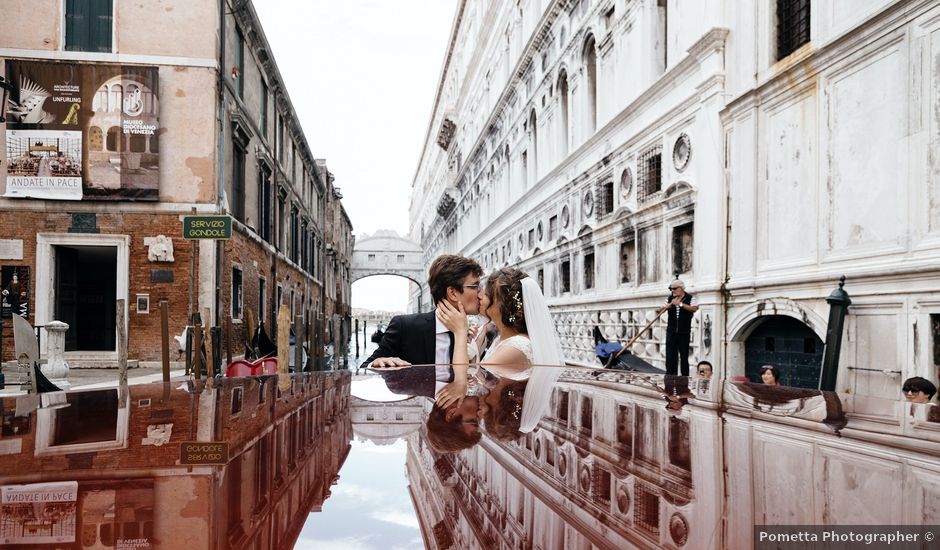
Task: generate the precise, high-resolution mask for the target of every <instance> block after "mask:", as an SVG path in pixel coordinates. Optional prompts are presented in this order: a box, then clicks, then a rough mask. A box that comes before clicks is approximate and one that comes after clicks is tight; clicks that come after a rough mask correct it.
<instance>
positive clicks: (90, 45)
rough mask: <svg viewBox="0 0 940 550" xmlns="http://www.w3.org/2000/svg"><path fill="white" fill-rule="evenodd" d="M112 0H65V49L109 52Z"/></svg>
mask: <svg viewBox="0 0 940 550" xmlns="http://www.w3.org/2000/svg"><path fill="white" fill-rule="evenodd" d="M113 6H114V2H113V0H66V2H65V49H66V50H72V51H83V52H106V53H110V52H111V33H112V23H113V16H112V11H113Z"/></svg>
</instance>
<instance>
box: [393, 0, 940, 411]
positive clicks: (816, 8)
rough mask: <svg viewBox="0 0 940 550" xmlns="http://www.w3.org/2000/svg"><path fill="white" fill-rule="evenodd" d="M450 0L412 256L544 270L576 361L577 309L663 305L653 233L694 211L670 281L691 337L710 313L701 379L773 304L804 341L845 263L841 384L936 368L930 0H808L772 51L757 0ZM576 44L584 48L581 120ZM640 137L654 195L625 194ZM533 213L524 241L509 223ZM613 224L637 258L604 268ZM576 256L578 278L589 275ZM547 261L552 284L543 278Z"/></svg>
mask: <svg viewBox="0 0 940 550" xmlns="http://www.w3.org/2000/svg"><path fill="white" fill-rule="evenodd" d="M462 5H463V9H464V12H465V14H464V15H465V16H466V17H465V19H461V22H460V24H459V26H458V28H457V29H456V40H455V41H454V42H453V43H452V44H451V53H452V55H451V62H450V65H448V66H447V67H445V70H444V73H443V75H442V83H443V85H442V91H441V93H440V94H439V96H438V98H437V102H436V104H435V110H434V114H433V116H432V122H431V124H430V127H429V139H428V142H427V143H426V145H425V149H424V152H423V154H422V156H421V158H420V161H419V167H418V170H417V172H416V177H415V180H414V182H413V199H412V213H411V217H412V237H413V238H414V239H415V240H417V241H419V242H420V243H421V244H422V246H423V247H424V248H425V250H426V257H425V261H426V262H430V260H431V259H433V257H435V256H436V255H438V254H441V253H463V254H467V255H470V256H473V257H476V258H477V259H479V260H480V261H481V263H482V264H483V265H484V266H485V267H486V268H487V269H493V268H495V267H499V266H502V265H506V264H509V265H516V266H519V267H520V268H522V269H524V270H526V271H527V272H529V273H530V274H531V275H533V276H535V275H536V274H537V273H538V271H539V270H542V271H543V273H544V275H543V277H544V281H545V288H546V293H547V294H548V296H549V302H550V305H551V307H552V308H553V312H554V313H555V314H556V317H558V318H559V319H562V318H564V322H563V324H565V325H567V326H569V327H570V326H574V328H572V329H571V330H569V332H570V334H569V333H566V334H564V335H563V338H565V339H566V341H568V342H569V344H568V346H567V347H566V349H565V354H566V357H567V358H568V359H569V360H571V361H574V362H582V363H585V362H586V363H591V362H593V358H592V354H591V346H592V345H593V340H592V339H591V338H590V332H591V329H592V328H593V326H592V324H593V323H594V322H595V321H594V319H595V318H599V317H601V316H605V315H606V316H607V317H608V318H609V317H611V316H613V317H616V316H617V315H618V314H619V315H621V316H623V315H625V314H627V313H629V312H631V311H640V310H645V309H649V308H652V307H655V305H656V303H657V302H659V301H661V300H662V298H663V295H664V294H665V287H666V285H665V283H666V282H667V281H668V280H669V278H671V275H672V268H673V251H672V231H673V229H674V228H675V227H676V226H677V225H680V224H682V223H686V222H689V221H691V222H693V223H694V245H693V246H694V247H693V252H694V253H693V269H692V271H691V272H689V273H685V274H683V275H682V278H683V279H684V280H686V282H687V283H688V284H689V288H690V290H691V291H692V292H693V293H695V294H697V295H698V297H699V299H700V301H701V303H702V306H703V307H702V310H701V311H700V313H699V314H698V315H697V320H698V323H699V324H698V326H699V328H697V329H696V332H695V334H694V335H693V342H696V341H699V342H701V341H702V340H704V332H703V330H704V329H703V328H702V327H703V326H704V325H705V316H706V315H708V325H709V326H711V327H713V328H712V329H711V334H710V337H711V338H710V339H711V341H712V345H711V346H710V347H709V349H701V348H699V349H696V351H695V355H696V356H697V358H699V359H704V358H707V359H709V360H711V361H712V362H713V363H714V364H715V365H716V368H717V372H718V373H719V375H720V376H732V375H741V374H743V373H744V340H745V339H746V335H747V334H748V333H749V331H750V330H751V329H753V327H754V326H755V321H758V320H759V319H760V318H761V317H762V316H764V315H766V314H767V313H766V312H767V311H778V309H776V308H777V307H778V306H779V311H781V312H782V314H784V315H789V316H792V317H794V318H796V319H798V320H800V321H801V322H803V323H804V324H806V325H807V326H808V327H809V328H811V329H812V330H813V331H814V332H816V334H817V335H818V336H820V338H822V339H823V340H824V339H825V323H826V322H825V320H826V317H827V316H828V305H827V304H826V302H825V297H826V296H827V295H828V294H829V293H830V292H831V291H832V290H833V289H834V288H835V287H836V285H837V282H838V278H839V276H841V275H843V274H844V275H846V277H847V279H848V281H847V283H846V290H847V291H848V292H849V294H850V295H851V296H852V300H853V307H852V308H851V310H850V313H849V318H848V320H847V325H846V326H847V328H846V332H845V340H844V342H843V352H842V358H841V364H840V368H841V371H840V374H839V388H838V389H839V390H840V391H845V392H850V393H853V394H855V393H860V394H863V395H871V396H880V397H889V396H895V397H897V393H896V390H897V388H898V387H899V386H900V383H901V382H902V381H903V379H905V378H907V377H910V376H914V375H919V376H925V377H927V378H929V379H932V380H936V370H937V369H936V367H935V366H934V365H935V358H934V357H933V352H932V349H933V345H934V335H932V334H931V323H930V321H931V318H930V315H931V314H940V284H938V283H937V281H938V280H940V277H938V275H940V270H938V269H937V266H938V265H940V206H938V205H940V198H938V197H940V153H938V151H940V122H938V121H940V106H938V105H940V72H938V71H940V68H938V67H940V64H938V63H937V59H938V58H940V7H938V6H936V3H935V2H928V1H926V0H894V1H892V0H864V1H860V2H850V1H849V0H836V1H832V2H812V8H811V9H812V13H811V29H810V42H809V43H808V44H806V45H804V46H803V47H802V48H800V49H799V50H797V51H796V52H795V53H793V54H792V55H790V56H789V57H787V58H786V59H783V60H780V61H777V60H776V59H775V35H774V33H775V29H774V21H775V14H774V13H773V3H772V2H753V3H752V2H744V3H741V2H730V1H721V0H711V1H708V2H693V1H680V0H670V1H668V2H666V12H667V15H666V17H667V20H666V23H667V24H666V25H665V28H666V34H665V36H661V34H660V33H662V29H663V26H662V19H661V16H662V14H661V12H660V11H659V8H658V7H657V2H655V1H653V0H642V1H639V0H638V1H632V2H626V1H611V2H600V1H584V2H549V1H544V2H541V3H538V4H537V5H536V3H534V2H522V3H521V4H520V6H519V8H521V9H517V8H516V7H515V6H512V5H510V4H505V3H484V2H473V1H468V2H465V3H464V4H462ZM611 8H613V13H611V14H610V16H608V13H610V9H611ZM533 10H534V11H533ZM471 12H472V13H473V14H474V15H473V17H470V16H469V15H467V14H468V13H471ZM468 19H472V20H473V21H475V23H472V24H471V23H468V22H467V20H468ZM465 35H466V36H465ZM588 36H593V38H594V43H595V54H596V59H597V85H596V90H597V92H596V96H597V105H596V113H597V119H596V124H594V128H593V129H592V128H591V126H592V125H591V124H590V121H588V120H587V118H588V113H589V112H590V111H591V109H590V107H589V105H588V102H587V93H586V90H587V89H588V88H589V86H588V84H587V76H586V74H587V68H586V66H585V58H584V56H583V46H584V44H585V42H586V40H587V38H588ZM470 44H472V45H473V46H474V47H473V48H471V47H470ZM663 44H665V52H663V49H662V48H663ZM664 58H665V59H666V65H665V67H664V66H663V59H664ZM543 59H544V61H543ZM562 75H564V76H562ZM561 78H564V79H565V80H566V81H567V94H564V93H562V91H561V89H560V88H559V86H558V83H559V81H560V79H561ZM562 97H566V98H567V102H566V104H565V105H564V106H563V105H561V103H560V101H561V98H562ZM563 107H567V118H568V121H569V124H568V127H567V128H563V126H562V124H561V121H562V119H563V116H562V113H563ZM533 112H534V113H535V118H536V121H537V122H536V125H535V130H534V132H533V128H532V127H531V124H530V121H531V116H532V113H533ZM445 117H446V118H448V119H450V120H453V121H454V122H455V123H456V128H457V129H456V132H455V135H454V138H453V143H452V144H451V146H450V148H449V149H448V150H447V151H445V150H443V149H441V148H440V147H439V146H438V145H437V144H436V143H435V139H436V136H437V132H438V129H439V128H440V125H441V122H442V121H443V119H444V118H445ZM683 133H684V134H686V135H688V136H689V138H690V141H691V155H690V159H689V162H688V164H687V165H686V166H685V167H684V168H682V169H681V170H680V169H679V165H678V164H677V163H676V162H674V160H673V158H672V157H673V147H674V145H675V142H676V139H677V138H678V136H679V135H680V134H683ZM657 144H658V145H661V146H662V148H663V151H662V189H663V190H662V195H661V196H657V197H656V198H655V199H654V200H652V201H642V200H640V196H639V195H638V193H637V188H638V185H639V182H638V179H639V172H640V170H639V168H640V166H639V165H638V164H639V162H638V159H639V158H640V156H641V155H642V154H643V152H644V151H646V150H647V149H648V148H649V147H650V146H653V145H657ZM524 151H525V152H526V157H527V158H526V163H527V172H526V173H525V174H523V172H522V160H521V156H522V153H523V152H524ZM458 161H459V162H458ZM626 170H629V176H627V178H626V179H624V172H625V171H626ZM608 180H612V181H613V182H614V189H615V193H614V194H615V198H614V211H613V212H612V213H610V214H606V215H602V214H600V212H599V208H598V207H599V204H600V196H599V194H598V186H599V185H600V184H603V183H604V182H606V181H608ZM621 182H625V183H626V184H627V185H623V184H622V183H621ZM445 192H447V193H449V194H451V195H452V196H453V197H454V198H455V199H456V200H457V214H455V216H454V217H453V218H451V219H450V220H448V222H447V223H444V220H441V219H440V218H439V217H438V216H437V214H436V212H435V209H436V205H437V203H438V201H439V200H440V197H441V196H442V195H443V193H445ZM587 195H591V198H590V199H588V198H586V197H587ZM591 203H593V204H591ZM591 206H593V210H592V209H591ZM553 217H554V218H555V219H556V220H557V221H556V222H555V223H556V224H557V230H556V232H555V233H554V234H551V233H552V231H551V229H550V225H551V223H552V222H551V219H552V218H553ZM565 220H567V223H564V221H565ZM540 225H541V227H542V231H541V234H542V236H541V237H539V238H536V240H535V243H534V246H529V241H528V231H529V230H531V229H537V228H538V227H539V226H540ZM629 236H632V238H633V239H634V242H635V243H636V254H635V256H636V257H635V258H634V259H633V260H632V270H633V273H632V280H631V281H629V282H627V283H622V282H621V280H620V261H619V255H620V244H621V242H623V241H624V239H625V238H629ZM520 239H521V240H520ZM591 247H593V251H594V253H595V265H596V269H595V277H594V279H595V285H594V287H593V288H591V289H587V288H585V285H584V284H583V277H582V270H583V258H584V253H585V252H586V251H590V250H591ZM564 261H570V268H571V279H572V280H571V291H570V292H567V293H565V292H561V291H560V285H559V280H558V279H559V275H560V266H561V263H562V262H564ZM553 289H554V293H553ZM765 306H766V307H765ZM768 308H769V309H768ZM585 319H586V320H585ZM598 322H599V323H600V324H602V325H603V324H604V323H603V322H601V321H598ZM566 330H568V329H566ZM648 357H649V358H650V359H653V360H656V359H657V357H659V356H657V355H655V354H653V353H650V354H649V356H648ZM850 367H852V368H850ZM856 368H861V369H876V370H878V371H883V370H889V371H897V372H892V373H889V374H885V373H882V372H870V371H863V370H855V369H856Z"/></svg>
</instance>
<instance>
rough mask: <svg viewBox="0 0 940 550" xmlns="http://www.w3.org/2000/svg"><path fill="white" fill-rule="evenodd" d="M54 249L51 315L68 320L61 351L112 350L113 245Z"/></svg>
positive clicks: (115, 264) (115, 279) (115, 258)
mask: <svg viewBox="0 0 940 550" xmlns="http://www.w3.org/2000/svg"><path fill="white" fill-rule="evenodd" d="M53 248H54V250H55V306H54V307H55V318H56V319H58V320H60V321H62V322H64V323H68V325H69V330H68V332H66V334H65V351H114V350H115V349H116V348H115V327H116V324H115V318H116V313H115V301H116V298H115V296H116V295H117V247H114V246H66V245H58V246H55V247H53Z"/></svg>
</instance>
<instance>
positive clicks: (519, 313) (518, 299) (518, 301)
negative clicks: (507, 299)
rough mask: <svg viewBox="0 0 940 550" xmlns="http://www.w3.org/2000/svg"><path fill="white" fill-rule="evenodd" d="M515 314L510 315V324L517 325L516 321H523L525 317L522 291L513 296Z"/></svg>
mask: <svg viewBox="0 0 940 550" xmlns="http://www.w3.org/2000/svg"><path fill="white" fill-rule="evenodd" d="M512 302H513V312H512V313H510V314H509V322H510V323H515V322H516V319H522V318H523V317H524V316H525V309H524V308H523V307H522V290H517V291H516V293H515V294H513V295H512Z"/></svg>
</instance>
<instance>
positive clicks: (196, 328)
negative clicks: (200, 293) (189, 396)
mask: <svg viewBox="0 0 940 550" xmlns="http://www.w3.org/2000/svg"><path fill="white" fill-rule="evenodd" d="M193 316H194V317H195V323H193V376H195V377H196V380H197V381H198V380H200V378H201V376H202V320H201V319H199V314H198V313H194V314H193Z"/></svg>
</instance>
